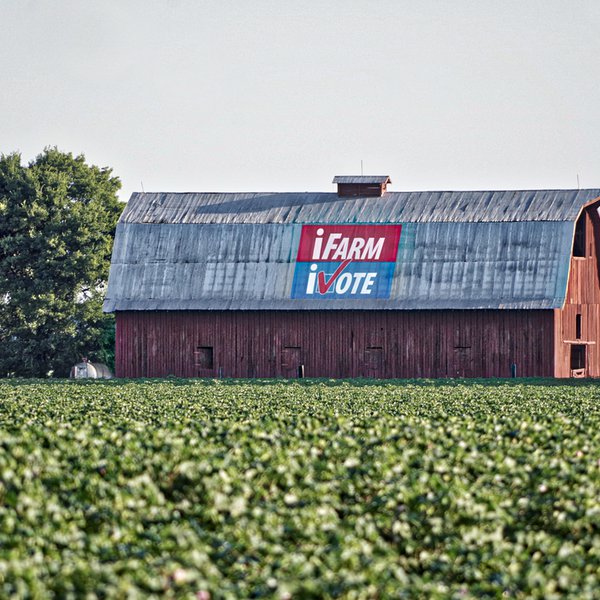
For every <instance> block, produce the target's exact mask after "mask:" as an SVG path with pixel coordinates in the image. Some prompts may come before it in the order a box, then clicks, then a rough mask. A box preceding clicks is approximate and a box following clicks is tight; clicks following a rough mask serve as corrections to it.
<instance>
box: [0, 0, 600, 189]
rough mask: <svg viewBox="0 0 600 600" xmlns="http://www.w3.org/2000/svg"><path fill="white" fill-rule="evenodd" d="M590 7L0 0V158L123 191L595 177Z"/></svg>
mask: <svg viewBox="0 0 600 600" xmlns="http://www.w3.org/2000/svg"><path fill="white" fill-rule="evenodd" d="M599 29H600V2H599V1H598V0H589V1H588V0H543V1H541V0H540V1H538V0H518V1H511V0H452V1H449V0H448V1H441V0H419V1H417V0H411V1H405V0H391V1H388V0H369V1H361V0H339V1H337V0H321V1H319V2H310V1H307V0H303V1H294V0H252V1H251V2H250V1H247V0H236V1H234V0H216V1H203V0H142V1H135V0H103V1H102V2H91V1H88V2H82V1H81V0H53V1H44V0H0V152H1V153H4V154H8V153H11V152H15V151H18V152H20V153H21V155H22V158H23V162H29V161H30V160H32V159H33V158H34V157H35V156H36V155H37V154H39V153H40V152H41V151H42V150H43V148H44V147H46V146H57V147H58V148H59V149H60V150H63V151H67V152H72V153H74V154H80V153H83V154H84V155H85V156H86V158H87V160H88V161H89V162H91V163H94V164H97V165H99V166H103V167H104V166H108V167H111V168H112V169H113V172H114V174H116V175H117V176H118V177H119V178H120V179H121V181H122V183H123V189H122V192H121V198H122V199H123V200H126V199H127V198H129V196H130V194H131V193H132V192H135V191H141V190H145V191H173V192H175V191H333V189H334V186H333V185H332V184H331V180H332V178H333V176H334V175H348V174H360V172H361V161H362V162H363V169H364V173H365V174H378V175H390V176H391V179H392V182H393V185H391V186H390V188H389V189H390V190H393V191H403V190H442V189H447V190H458V189H538V188H577V187H578V181H579V186H580V187H582V188H586V187H587V188H593V187H600V36H599V35H598V31H599Z"/></svg>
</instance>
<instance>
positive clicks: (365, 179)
mask: <svg viewBox="0 0 600 600" xmlns="http://www.w3.org/2000/svg"><path fill="white" fill-rule="evenodd" d="M332 183H337V186H338V190H337V194H338V196H341V197H346V198H348V197H362V198H377V197H380V196H383V194H385V192H387V185H388V183H392V180H391V179H390V177H389V175H336V176H335V177H334V178H333V181H332Z"/></svg>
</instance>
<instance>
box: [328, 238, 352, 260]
mask: <svg viewBox="0 0 600 600" xmlns="http://www.w3.org/2000/svg"><path fill="white" fill-rule="evenodd" d="M348 241H349V240H348V238H344V239H343V240H342V241H341V242H340V245H339V246H338V247H337V248H336V250H335V252H334V253H333V256H332V257H331V260H337V259H339V260H346V252H348Z"/></svg>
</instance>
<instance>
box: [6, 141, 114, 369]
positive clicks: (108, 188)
mask: <svg viewBox="0 0 600 600" xmlns="http://www.w3.org/2000/svg"><path fill="white" fill-rule="evenodd" d="M120 187H121V183H120V181H119V179H118V178H116V177H113V176H112V175H111V169H108V168H102V169H101V168H98V167H96V166H93V165H88V164H86V162H85V157H84V156H83V155H79V156H76V157H73V155H72V154H70V153H63V152H60V151H59V150H57V149H56V148H46V149H45V150H44V152H42V153H41V154H40V155H39V156H38V157H37V158H36V159H35V160H33V161H32V162H30V163H29V165H27V166H23V165H22V164H21V156H20V154H18V153H13V154H9V155H0V376H4V377H6V376H11V375H14V376H23V377H44V376H47V375H48V373H50V372H51V373H53V374H54V375H56V376H65V375H68V373H69V369H70V367H71V366H72V365H73V364H75V362H77V361H78V360H79V359H80V358H81V357H82V356H86V355H87V356H89V357H90V359H92V358H93V353H94V352H96V353H100V352H101V350H102V349H101V347H100V346H101V338H107V333H106V332H107V331H108V330H110V327H111V322H112V321H111V319H112V317H109V316H107V315H103V314H102V299H103V296H104V289H105V285H106V280H107V278H108V267H109V263H110V254H111V249H112V241H113V237H114V230H115V226H116V222H117V220H118V218H119V215H120V213H121V210H122V204H121V203H120V202H119V200H118V197H117V191H118V190H119V188H120ZM108 337H110V336H108Z"/></svg>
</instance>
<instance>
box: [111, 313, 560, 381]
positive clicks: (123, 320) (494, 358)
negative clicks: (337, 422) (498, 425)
mask: <svg viewBox="0 0 600 600" xmlns="http://www.w3.org/2000/svg"><path fill="white" fill-rule="evenodd" d="M116 318H117V344H116V372H117V376H119V377H165V376H168V375H175V376H180V377H215V376H218V375H219V374H222V376H224V377H249V378H252V377H295V376H296V374H297V368H298V365H299V364H303V365H304V366H305V375H306V376H307V377H336V378H341V377H381V378H393V377H399V378H408V377H510V375H511V367H510V365H511V364H512V363H515V364H516V365H517V375H518V376H519V377H525V376H528V377H533V376H535V377H547V376H552V375H554V370H555V365H554V354H553V351H554V346H555V344H554V335H555V315H554V311H552V310H522V311H517V310H502V311H491V310H456V311H247V312H242V311H147V312H144V311H131V312H118V313H117V315H116ZM199 357H201V358H199ZM211 358H212V366H211V365H210V363H209V361H210V359H211ZM207 365H208V366H207Z"/></svg>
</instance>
